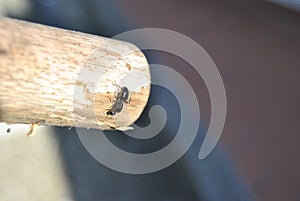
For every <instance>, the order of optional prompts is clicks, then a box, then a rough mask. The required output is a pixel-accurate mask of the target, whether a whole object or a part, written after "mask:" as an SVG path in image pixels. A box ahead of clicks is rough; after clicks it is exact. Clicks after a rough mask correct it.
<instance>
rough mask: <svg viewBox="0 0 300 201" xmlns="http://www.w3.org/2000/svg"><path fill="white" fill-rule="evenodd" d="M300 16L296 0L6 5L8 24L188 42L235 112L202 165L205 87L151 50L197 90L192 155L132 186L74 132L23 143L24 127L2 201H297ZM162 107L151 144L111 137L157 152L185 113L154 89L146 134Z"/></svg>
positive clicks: (1, 168) (7, 165) (9, 143)
mask: <svg viewBox="0 0 300 201" xmlns="http://www.w3.org/2000/svg"><path fill="white" fill-rule="evenodd" d="M299 11H300V2H299V1H297V0H294V1H293V0H286V1H280V0H274V1H272V2H271V1H258V0H251V1H250V0H248V1H239V0H223V1H200V0H185V1H183V0H181V1H180V0H178V1H171V0H165V1H158V0H152V1H139V0H124V1H116V0H110V1H108V0H88V1H84V0H72V1H71V0H32V1H29V0H26V1H25V0H0V14H1V15H4V16H9V17H13V18H18V19H23V20H27V21H31V22H37V23H42V24H46V25H51V26H56V27H61V28H65V29H71V30H77V31H82V32H85V33H92V34H96V35H101V36H107V37H112V36H114V35H116V34H119V33H122V32H124V31H128V30H131V29H136V28H145V27H155V28H164V29H170V30H173V31H177V32H179V33H182V34H184V35H186V36H188V37H190V38H191V39H193V40H195V41H196V42H197V43H199V44H200V45H201V46H202V47H203V48H204V49H205V50H206V51H207V52H208V54H209V55H210V56H211V58H212V59H213V61H214V62H215V63H216V65H217V67H218V69H219V71H220V74H221V76H222V78H223V81H224V85H225V88H226V93H227V101H228V105H227V119H226V123H225V128H224V131H223V134H222V136H221V139H220V140H219V143H218V145H217V147H216V148H215V149H214V150H213V152H212V153H211V154H210V155H208V157H206V158H205V159H204V160H198V158H197V156H198V151H199V148H200V147H201V145H202V143H203V139H204V137H205V133H206V131H207V128H208V125H209V120H210V100H209V95H208V91H207V88H206V86H205V84H204V82H203V81H202V79H201V77H200V76H198V75H197V74H195V73H194V71H193V70H192V69H191V67H190V66H189V64H187V63H186V62H184V61H183V60H181V59H180V58H177V57H176V56H174V55H171V54H168V53H164V52H155V51H145V54H146V56H147V58H148V60H149V63H160V64H163V65H167V66H170V67H172V68H173V69H175V70H177V71H178V72H180V73H181V74H182V75H183V76H184V77H185V78H186V79H188V80H189V81H190V83H191V85H192V86H194V90H195V92H196V95H197V98H198V100H199V104H200V105H199V106H200V109H201V122H200V128H199V131H198V134H197V138H196V140H195V141H194V143H193V144H192V146H191V147H190V149H189V150H188V152H187V153H186V154H185V155H184V156H183V157H182V158H181V159H180V160H179V161H177V162H176V163H175V164H173V165H171V166H170V167H168V168H166V169H164V170H161V171H159V172H155V173H151V174H146V175H129V174H123V173H119V172H116V171H113V170H111V169H108V168H106V167H105V166H103V165H101V164H100V163H98V162H97V161H96V160H95V159H94V158H92V156H91V155H90V154H89V153H88V152H87V151H86V150H85V148H84V147H83V145H82V144H81V142H80V140H79V138H78V136H77V134H76V130H75V129H74V128H73V129H71V130H69V129H68V128H60V127H41V128H39V130H38V135H37V136H35V137H33V138H26V137H25V134H26V132H27V129H28V128H27V127H26V126H19V127H13V129H12V130H11V132H10V133H7V132H6V131H7V128H6V127H5V126H2V129H1V130H0V132H1V133H0V144H1V146H0V153H1V160H0V200H1V201H8V200H25V201H26V200H58V201H73V200H74V201H85V200H91V201H93V200H108V201H110V200H122V201H127V200H128V201H129V200H130V201H132V200H138V201H144V200H145V201H148V200H163V201H185V200H199V201H205V200H209V201H224V200H226V201H227V200H228V201H232V200H236V201H237V200H262V201H277V200H278V201H279V200H280V201H281V200H289V201H298V200H300V193H299V192H300V184H299V179H300V172H299V170H300V160H299V158H298V156H299V155H298V154H299V152H300V146H299V145H298V143H299V141H300V135H299V134H300V133H299V130H300V118H299V112H300V110H299V109H300V108H299V102H300V90H299V86H300V79H299V75H300V60H299V59H300V14H299ZM152 76H155V75H152ZM170 82H172V81H171V80H170ZM178 90H180V88H179V89H178ZM155 104H160V105H162V106H163V107H164V108H165V110H166V112H167V113H168V121H167V124H166V126H165V128H164V129H163V130H162V132H161V133H160V134H159V135H158V136H156V137H155V139H151V140H147V142H142V140H134V139H131V138H130V137H128V136H126V135H124V134H122V133H121V132H113V131H109V132H106V133H105V134H106V136H107V137H108V138H109V139H110V140H111V141H112V142H113V143H114V144H116V145H118V146H120V147H122V148H123V149H125V150H126V149H127V150H130V151H132V152H151V150H152V151H153V150H157V149H159V148H162V147H163V146H165V145H166V144H167V143H169V142H170V141H171V140H172V139H173V137H174V136H172V133H174V130H175V131H176V128H177V127H176V126H175V125H177V124H178V118H180V117H177V116H176V114H177V113H178V112H180V108H178V103H177V102H176V99H175V97H173V96H172V94H170V92H168V91H167V90H164V89H162V88H159V87H153V88H152V89H151V97H150V100H149V103H148V105H147V107H146V109H145V112H144V113H143V115H142V116H141V118H140V119H139V120H138V122H137V123H138V124H139V125H141V126H143V125H147V124H148V123H149V118H148V111H149V109H150V108H151V106H152V105H155ZM174 114H175V115H174Z"/></svg>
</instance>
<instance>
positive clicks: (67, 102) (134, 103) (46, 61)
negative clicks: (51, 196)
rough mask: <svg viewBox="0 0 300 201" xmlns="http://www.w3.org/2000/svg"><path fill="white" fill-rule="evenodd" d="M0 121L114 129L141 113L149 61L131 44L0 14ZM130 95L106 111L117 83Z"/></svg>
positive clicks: (130, 121) (148, 83) (147, 89)
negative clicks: (112, 111) (112, 113)
mask: <svg viewBox="0 0 300 201" xmlns="http://www.w3.org/2000/svg"><path fill="white" fill-rule="evenodd" d="M0 81H1V85H0V103H1V104H0V121H1V122H5V123H30V124H31V123H37V122H40V123H42V124H44V125H56V126H70V127H73V126H77V127H86V128H98V129H118V128H120V127H126V126H128V125H130V124H132V123H133V122H134V121H135V120H136V119H137V118H138V117H139V116H140V114H141V113H142V111H143V109H144V107H145V105H146V103H147V100H148V96H149V92H150V71H149V65H148V63H147V60H146V58H145V56H144V55H143V53H142V52H141V51H140V50H139V49H138V48H137V47H136V46H134V45H133V44H130V43H127V42H122V41H118V40H114V39H108V38H104V37H99V36H94V35H89V34H84V33H79V32H75V31H68V30H63V29H58V28H53V27H49V26H44V25H38V24H33V23H28V22H24V21H19V20H13V19H8V18H0ZM124 86H126V87H127V88H128V89H129V91H130V98H131V101H130V103H128V104H124V108H123V110H122V111H121V112H120V113H117V114H116V115H115V116H110V115H107V114H106V111H107V110H108V109H110V107H111V106H112V104H113V101H114V99H115V96H116V93H117V91H118V89H120V87H124Z"/></svg>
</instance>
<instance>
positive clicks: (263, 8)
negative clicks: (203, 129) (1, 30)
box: [119, 0, 300, 201]
mask: <svg viewBox="0 0 300 201" xmlns="http://www.w3.org/2000/svg"><path fill="white" fill-rule="evenodd" d="M119 7H120V10H122V12H124V13H127V17H128V20H129V21H131V22H134V23H135V25H136V27H138V28H142V27H160V28H165V29H171V30H174V31H178V32H180V33H182V34H185V35H187V36H189V37H190V38H192V39H193V40H195V41H196V42H198V43H199V44H200V45H201V46H202V47H203V48H204V49H205V50H206V51H207V52H208V53H209V55H210V56H211V57H212V59H213V60H214V62H215V63H216V65H217V67H218V69H219V70H220V73H221V76H222V78H223V81H224V84H225V87H226V92H227V99H228V108H227V109H228V112H227V121H226V125H225V129H224V132H223V134H222V137H221V140H220V143H221V144H223V145H225V147H226V149H227V150H228V151H229V153H230V154H231V155H232V158H233V160H234V162H235V163H236V165H237V167H238V168H239V169H240V172H241V173H242V175H243V176H244V177H245V179H246V181H247V182H248V184H249V186H250V188H251V189H252V190H253V191H254V193H255V194H256V196H257V198H258V199H259V200H263V201H269V200H270V201H271V200H272V201H275V200H289V201H293V200H295V201H296V200H299V199H300V194H299V190H300V185H299V181H298V179H299V178H300V173H299V169H300V160H299V158H298V157H297V153H299V151H300V147H299V146H298V143H299V142H300V135H299V129H300V118H299V112H300V111H299V105H298V103H299V102H300V93H299V92H300V90H299V86H300V79H299V75H300V62H299V61H300V15H299V14H298V13H296V12H292V11H289V10H287V9H285V8H281V7H279V6H276V5H273V4H272V3H269V2H263V1H247V2H244V1H237V0H228V1H193V0H188V1H176V2H175V1H171V0H166V1H158V0H153V1H138V0H126V1H124V2H123V3H122V4H119ZM199 90H200V89H199ZM200 93H201V92H200ZM206 95H207V94H206ZM204 107H205V105H204ZM207 108H209V105H207ZM207 108H203V105H201V111H202V115H203V116H204V117H205V119H208V116H209V110H208V109H207Z"/></svg>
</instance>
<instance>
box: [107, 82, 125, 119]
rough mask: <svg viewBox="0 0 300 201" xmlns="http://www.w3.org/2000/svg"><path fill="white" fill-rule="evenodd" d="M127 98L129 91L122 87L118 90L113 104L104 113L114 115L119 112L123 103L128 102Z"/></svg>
mask: <svg viewBox="0 0 300 201" xmlns="http://www.w3.org/2000/svg"><path fill="white" fill-rule="evenodd" d="M128 98H129V91H128V89H127V87H122V88H121V90H120V92H119V93H118V94H117V97H116V100H115V101H114V104H113V105H112V106H111V108H110V109H109V110H108V111H107V112H106V114H107V115H111V116H114V115H115V114H116V113H119V112H121V111H122V109H123V103H129V101H128Z"/></svg>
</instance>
